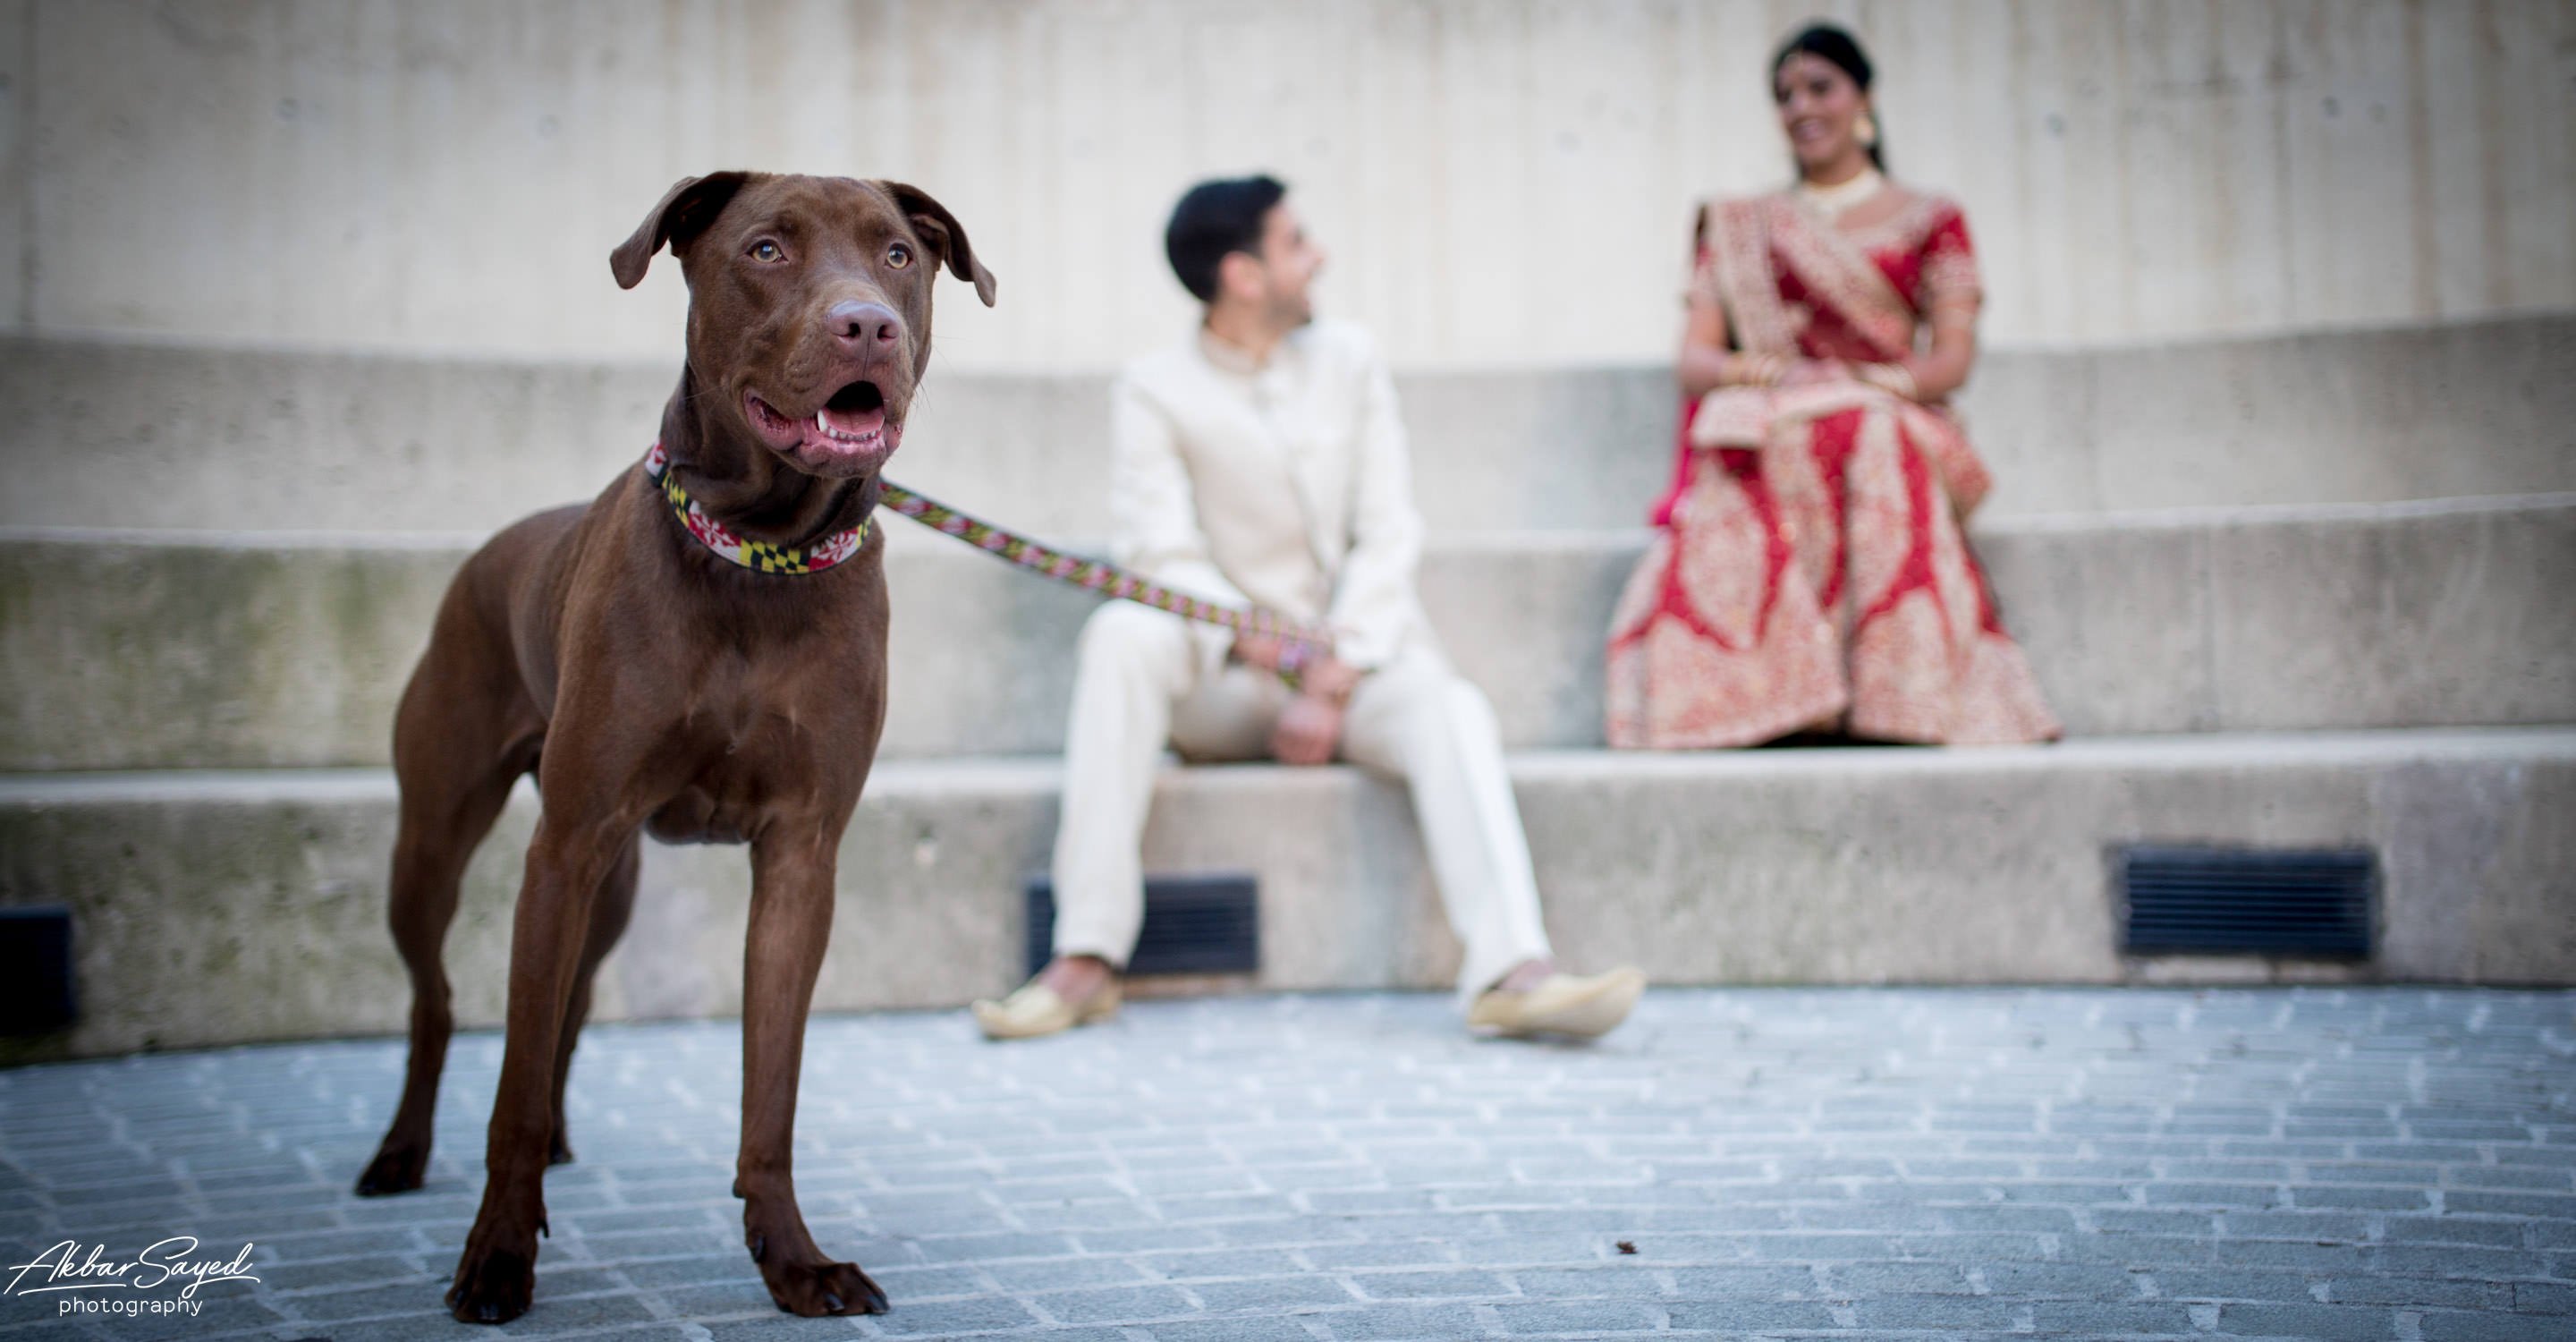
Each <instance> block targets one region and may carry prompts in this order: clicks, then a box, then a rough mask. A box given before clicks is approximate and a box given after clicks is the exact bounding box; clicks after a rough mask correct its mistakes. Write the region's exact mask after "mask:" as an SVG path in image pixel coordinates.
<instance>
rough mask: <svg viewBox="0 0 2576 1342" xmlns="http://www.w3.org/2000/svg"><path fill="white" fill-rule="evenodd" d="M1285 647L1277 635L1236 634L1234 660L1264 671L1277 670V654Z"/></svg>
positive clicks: (1283, 641) (1284, 643)
mask: <svg viewBox="0 0 2576 1342" xmlns="http://www.w3.org/2000/svg"><path fill="white" fill-rule="evenodd" d="M1285 646H1286V642H1285V640H1283V639H1281V638H1280V637H1279V636H1278V635H1277V634H1251V633H1244V634H1237V635H1235V636H1234V660H1236V661H1238V662H1241V663H1243V664H1244V665H1246V666H1257V667H1260V668H1261V669H1262V670H1264V671H1276V670H1278V669H1279V653H1280V650H1281V649H1282V648H1283V647H1285Z"/></svg>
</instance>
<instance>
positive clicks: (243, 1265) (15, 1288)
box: [0, 1235, 259, 1321]
mask: <svg viewBox="0 0 2576 1342" xmlns="http://www.w3.org/2000/svg"><path fill="white" fill-rule="evenodd" d="M215 1252H217V1251H214V1250H205V1251H202V1252H201V1250H200V1246H199V1245H198V1243H197V1237H196V1236H194V1235H173V1236H171V1237H169V1238H168V1239H164V1240H160V1241H157V1242H155V1243H152V1244H149V1245H146V1246H144V1248H143V1249H142V1251H140V1252H138V1253H136V1254H135V1255H134V1257H133V1258H131V1259H120V1258H115V1257H111V1256H110V1255H109V1253H108V1248H107V1246H106V1245H105V1244H92V1245H89V1246H87V1247H86V1248H84V1247H83V1246H82V1244H81V1242H80V1241H79V1240H71V1239H67V1240H64V1241H62V1242H61V1243H59V1244H56V1245H54V1246H53V1247H52V1248H50V1249H47V1250H45V1251H44V1252H42V1253H39V1254H37V1255H36V1256H35V1257H34V1258H33V1259H31V1260H29V1261H27V1262H24V1263H12V1264H9V1265H8V1266H6V1267H0V1272H7V1273H9V1274H11V1275H10V1277H9V1280H8V1284H7V1285H6V1286H0V1296H8V1297H10V1298H12V1299H23V1300H26V1301H28V1302H30V1303H36V1302H44V1303H46V1304H48V1305H49V1307H50V1308H51V1309H52V1311H53V1313H54V1314H55V1315H56V1316H57V1317H63V1316H71V1315H84V1314H86V1315H123V1316H126V1317H129V1318H139V1317H142V1316H144V1315H150V1314H176V1315H181V1316H183V1317H186V1318H192V1319H193V1318H195V1317H197V1312H198V1311H199V1310H202V1309H204V1308H205V1307H206V1301H205V1299H204V1298H202V1297H200V1296H199V1295H198V1294H197V1292H198V1291H199V1290H200V1289H202V1288H204V1287H208V1286H214V1285H218V1284H220V1283H223V1282H229V1281H241V1282H255V1281H258V1280H259V1278H257V1277H255V1276H253V1275H251V1272H250V1254H251V1246H250V1245H249V1244H247V1243H245V1244H243V1245H242V1246H241V1252H239V1253H236V1254H234V1255H232V1256H231V1257H229V1258H218V1257H213V1256H211V1255H212V1254H213V1253H215ZM9 1313H15V1311H10V1312H9ZM7 1319H8V1314H0V1320H7ZM10 1321H14V1320H10Z"/></svg>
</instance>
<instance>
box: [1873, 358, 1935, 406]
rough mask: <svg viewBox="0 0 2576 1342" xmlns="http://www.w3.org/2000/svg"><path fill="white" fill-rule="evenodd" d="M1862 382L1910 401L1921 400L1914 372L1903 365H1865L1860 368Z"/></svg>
mask: <svg viewBox="0 0 2576 1342" xmlns="http://www.w3.org/2000/svg"><path fill="white" fill-rule="evenodd" d="M1859 376H1860V380H1861V381H1863V382H1866V383H1868V384H1869V385H1870V386H1873V387H1876V388H1878V389H1879V390H1880V391H1883V392H1886V393H1888V394H1890V395H1892V396H1902V397H1904V398H1905V399H1907V400H1909V401H1917V400H1921V399H1922V397H1921V396H1920V395H1918V394H1917V392H1916V387H1915V383H1914V370H1913V369H1910V368H1908V367H1906V366H1905V365H1903V364H1901V363H1865V364H1862V365H1861V366H1860V372H1859Z"/></svg>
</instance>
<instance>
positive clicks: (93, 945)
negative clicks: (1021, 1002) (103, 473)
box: [0, 727, 2576, 1056]
mask: <svg viewBox="0 0 2576 1342" xmlns="http://www.w3.org/2000/svg"><path fill="white" fill-rule="evenodd" d="M1512 773H1513V779H1514V783H1515V786H1516V788H1517V790H1518V793H1519V797H1520V805H1521V811H1522V814H1523V816H1524V818H1525V820H1526V823H1527V826H1528V829H1529V833H1530V841H1531V847H1532V850H1533V852H1534V854H1535V856H1536V859H1537V862H1538V868H1539V876H1540V883H1541V887H1542V889H1543V890H1544V891H1545V892H1546V897H1547V900H1548V909H1547V911H1548V918H1549V926H1550V928H1551V930H1552V932H1553V935H1554V937H1555V939H1556V942H1557V946H1558V950H1559V951H1560V953H1561V954H1562V955H1564V956H1565V957H1566V958H1567V959H1569V960H1570V961H1572V962H1573V963H1576V964H1582V965H1602V964H1607V963H1611V962H1615V961H1632V962H1635V963H1638V964H1641V965H1643V966H1645V967H1646V968H1647V969H1648V970H1649V971H1650V972H1652V973H1653V974H1654V975H1655V977H1656V978H1657V979H1658V980H1659V981H1662V982H1666V983H1896V982H1903V983H2020V982H2078V983H2108V982H2157V981H2177V980H2238V981H2242V980H2244V979H2246V978H2284V977H2287V978H2309V979H2390V980H2438V981H2467V982H2480V983H2569V982H2576V827H2571V826H2570V825H2568V824H2567V820H2568V817H2569V816H2571V815H2576V728H2569V727H2559V728H2528V729H2504V730H2480V731H2387V732H2362V733H2290V734H2277V735H2262V734H2253V735H2216V736H2201V737H2164V738H2152V739H2149V738H2125V739H2102V740H2091V741H2078V742H2072V743H2068V744H2063V745H2058V746H2046V747H2012V748H2003V749H1992V750H1921V749H1903V748H1893V747H1889V748H1870V749H1813V750H1762V751H1739V752H1731V753H1712V754H1699V755H1671V756H1638V755H1628V754H1612V753H1607V752H1583V751H1576V752H1540V753H1531V754H1523V755H1519V756H1516V757H1515V758H1514V759H1513V762H1512ZM1057 774H1058V767H1057V765H1056V763H1055V762H1054V761H1051V760H986V761H937V762H903V761H897V762H892V763H888V764H885V765H882V766H880V767H879V769H878V771H877V773H876V775H875V777H874V778H873V779H872V780H871V782H870V786H869V789H868V793H867V796H866V798H865V799H864V800H863V801H862V803H861V804H860V807H859V810H858V814H857V816H856V818H855V819H854V820H853V821H852V823H851V826H850V829H849V832H848V836H847V838H846V840H845V841H844V843H843V845H842V850H841V871H840V891H841V894H840V905H839V910H838V915H837V929H836V932H837V934H836V936H835V937H834V940H833V943H832V948H831V952H830V955H829V957H828V959H827V961H826V964H825V967H824V971H823V978H822V983H821V987H820V988H819V990H818V994H817V997H816V1005H817V1007H818V1008H819V1009H822V1010H826V1011H845V1010H856V1009H874V1008H887V1007H945V1006H952V1005H954V1004H956V1003H959V1002H962V1001H964V1000H966V999H968V998H970V997H973V996H976V995H978V994H981V993H990V992H994V991H997V990H1000V989H1003V988H1006V987H1008V986H1009V985H1010V983H1011V982H1012V980H1013V979H1014V977H1015V976H1016V975H1017V974H1018V972H1019V969H1020V949H1021V946H1022V936H1023V931H1024V929H1023V926H1022V921H1023V919H1022V911H1021V909H1022V906H1021V902H1020V887H1021V882H1022V880H1023V878H1024V877H1026V876H1027V875H1028V874H1030V873H1031V872H1034V871H1037V870H1039V869H1041V868H1043V866H1044V865H1045V863H1046V859H1047V853H1048V851H1049V846H1050V844H1051V843H1052V840H1053V832H1054V828H1055V823H1056V788H1057ZM394 801H395V797H394V787H393V782H392V779H391V777H390V775H389V774H387V773H385V772H382V771H372V770H319V771H302V770H275V771H249V772H236V773H165V774H101V775H88V776H65V775H53V776H18V777H7V778H0V904H8V905H21V904H31V903H43V902H58V903H63V904H68V905H70V906H71V907H72V909H73V910H74V917H75V941H76V946H77V956H78V965H79V975H80V987H81V993H82V1002H83V1012H84V1015H83V1017H82V1020H81V1023H80V1024H79V1026H78V1027H77V1028H76V1029H75V1030H74V1031H72V1032H71V1033H69V1034H68V1035H67V1036H64V1037H57V1038H53V1039H48V1040H39V1041H35V1042H33V1043H31V1044H22V1045H18V1046H15V1047H16V1052H17V1054H18V1055H19V1056H36V1055H42V1054H44V1053H47V1052H54V1053H59V1052H62V1051H66V1050H67V1051H71V1052H77V1053H105V1052H116V1051H122V1050H128V1049H134V1048H143V1047H165V1048H175V1047H182V1046H189V1045H202V1044H219V1043H229V1042H235V1041H242V1040H253V1039H277V1038H290V1037H302V1036H315V1035H344V1034H355V1033H371V1032H388V1031H394V1030H397V1029H399V1028H400V1027H401V1025H402V1022H403V1019H404V1010H405V1006H404V995H403V992H402V990H401V987H400V985H401V984H402V982H403V976H402V972H401V969H400V966H399V965H398V963H397V961H396V959H395V956H394V953H393V949H392V946H391V945H390V943H389V942H388V940H387V937H386V933H385V931H384V884H385V865H386V855H387V853H388V852H389V850H390V845H391V841H392V829H393V819H394ZM535 816H536V801H535V797H534V794H533V792H532V791H530V790H528V789H526V788H522V789H521V792H520V795H519V796H518V797H517V798H516V799H515V801H514V803H513V805H512V806H511V807H510V809H509V811H508V812H507V814H506V815H505V816H504V818H503V820H502V822H501V824H500V826H499V828H498V829H497V831H496V832H495V835H494V837H493V838H492V839H491V840H489V841H488V842H487V843H486V844H485V846H484V848H483V850H482V851H481V852H480V853H479V854H478V855H477V856H476V858H475V860H474V862H473V864H472V866H471V869H470V872H469V875H468V878H467V881H466V888H465V892H464V899H463V904H462V912H461V913H460V915H459V918H458V921H457V925H456V928H455V930H454V932H453V933H452V934H451V935H450V937H449V939H448V963H449V966H450V974H451V977H452V978H453V979H454V982H455V986H456V1002H457V1008H458V1011H459V1014H460V1016H461V1018H462V1019H463V1020H465V1021H467V1022H470V1023H472V1024H476V1025H488V1024H491V1023H493V1022H496V1021H498V1020H499V1019H500V1012H501V1003H502V992H503V982H504V972H503V971H504V965H505V964H506V961H507V953H506V947H507V939H508V928H509V914H508V911H509V907H510V902H511V900H512V898H513V897H514V892H515V889H516V886H517V880H518V875H519V871H520V854H521V852H522V851H523V848H524V845H525V843H526V841H527V837H528V834H529V831H530V827H531V826H532V824H533V823H534V820H535ZM2136 841H2156V842H2175V843H2186V842H2187V843H2219V844H2233V845H2260V846H2350V845H2359V846H2366V847H2368V848H2371V849H2373V850H2375V851H2376V852H2377V853H2378V855H2379V860H2380V863H2381V867H2380V874H2381V879H2380V891H2379V900H2380V904H2379V910H2378V926H2379V952H2378V956H2377V958H2376V960H2375V961H2373V962H2371V963H2370V964H2367V965H2363V966H2358V967H2337V966H2330V965H2304V966H2302V965H2278V964H2269V963H2266V962H2261V961H2248V962H2237V961H2223V960H2207V959H2203V960H2184V961H2169V960H2127V959H2124V958H2123V957H2122V956H2121V955H2120V953H2119V950H2118V946H2117V941H2116V931H2115V928H2116V924H2117V918H2118V914H2117V910H2116V909H2115V908H2114V900H2113V896H2112V893H2111V890H2110V888H2109V885H2108V881H2107V876H2106V866H2107V864H2106V860H2105V859H2106V855H2107V854H2108V852H2109V851H2110V850H2111V849H2112V848H2113V847H2114V846H2116V845H2119V844H2123V843H2129V842H2136ZM1145 849H1146V858H1147V864H1148V869H1149V870H1155V871H1172V872H1179V871H1205V870H1224V869H1234V870H1249V871H1251V872H1254V873H1256V874H1257V876H1258V878H1259V880H1260V883H1261V891H1262V970H1261V973H1260V974H1259V976H1258V979H1257V982H1258V984H1259V985H1260V986H1262V987H1265V988H1280V989H1289V988H1299V989H1304V988H1380V987H1431V986H1438V985H1441V984H1442V983H1444V982H1445V981H1446V980H1447V978H1448V976H1449V975H1450V973H1451V972H1452V970H1453V968H1454V966H1455V964H1456V962H1457V949H1456V947H1455V945H1454V943H1453V942H1452V941H1451V939H1450V936H1449V934H1448V932H1447V930H1446V926H1445V924H1444V923H1443V922H1442V919H1441V916H1440V912H1439V906H1438V904H1437V902H1436V900H1435V898H1434V895H1433V892H1432V891H1431V889H1430V887H1429V884H1428V881H1427V878H1426V876H1425V874H1424V865H1423V861H1422V858H1421V854H1420V849H1419V846H1418V844H1417V842H1416V840H1415V837H1414V827H1413V822H1412V817H1411V811H1410V806H1409V804H1408V803H1407V802H1406V801H1405V799H1404V795H1403V793H1402V791H1401V790H1400V789H1399V788H1397V787H1395V786H1393V785H1390V784H1388V783H1385V782H1382V781H1379V780H1376V779H1373V778H1370V777H1367V776H1364V775H1362V774H1359V773H1357V772H1355V771H1352V770H1349V769H1346V768H1339V767H1335V768H1325V769H1313V770H1295V769H1288V768H1284V767H1276V766H1227V767H1218V768H1197V769H1179V768H1175V769H1173V770H1170V771H1169V772H1167V773H1166V774H1165V776H1164V778H1163V779H1162V782H1161V784H1160V789H1159V791H1158V794H1157V800H1156V803H1155V810H1154V816H1153V821H1152V824H1151V826H1150V827H1149V832H1148V834H1147V837H1146V843H1145ZM647 853H648V856H647V862H646V865H645V874H644V890H643V895H642V898H641V900H640V903H639V908H638V910H637V913H636V917H635V922H634V926H633V930H632V931H631V932H630V933H629V934H628V936H627V938H626V941H625V944H624V945H623V946H621V947H620V949H619V950H618V952H617V953H616V955H615V956H614V957H613V958H612V959H611V960H610V961H609V962H608V964H607V967H606V968H605V969H604V970H603V972H602V982H601V984H600V997H599V1005H598V1012H599V1017H600V1018H602V1019H618V1018H636V1017H655V1016H697V1015H707V1014H718V1015H721V1014H726V1013H730V1012H734V1011H736V1010H737V1009H738V1007H739V1003H740V993H741V981H740V975H741V965H742V937H743V925H744V917H745V912H744V911H745V900H746V897H747V890H748V875H747V868H746V864H745V858H744V855H743V853H742V852H741V851H740V850H738V849H716V848H680V849H667V848H660V847H656V846H649V845H648V849H647ZM960 1028H963V1027H962V1025H961V1027H960Z"/></svg>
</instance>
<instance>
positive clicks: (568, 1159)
mask: <svg viewBox="0 0 2576 1342" xmlns="http://www.w3.org/2000/svg"><path fill="white" fill-rule="evenodd" d="M546 1163H547V1164H548V1165H569V1164H571V1163H572V1144H571V1143H570V1142H567V1141H565V1140H564V1134H563V1129H562V1128H557V1129H555V1135H554V1137H553V1138H552V1139H551V1140H549V1141H548V1142H547V1144H546Z"/></svg>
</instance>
